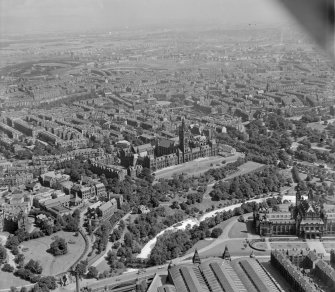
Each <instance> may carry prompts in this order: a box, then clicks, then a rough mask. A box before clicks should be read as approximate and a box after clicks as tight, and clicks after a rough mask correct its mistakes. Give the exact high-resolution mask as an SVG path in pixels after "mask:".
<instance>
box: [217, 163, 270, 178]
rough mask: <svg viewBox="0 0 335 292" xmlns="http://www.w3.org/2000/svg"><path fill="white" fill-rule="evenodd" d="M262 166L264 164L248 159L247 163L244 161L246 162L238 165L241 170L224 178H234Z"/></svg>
mask: <svg viewBox="0 0 335 292" xmlns="http://www.w3.org/2000/svg"><path fill="white" fill-rule="evenodd" d="M262 166H264V164H261V163H258V162H254V161H247V162H246V163H244V164H242V165H240V166H239V167H238V169H239V171H237V172H235V173H233V174H232V175H229V176H227V177H226V178H225V179H223V180H228V179H232V178H234V177H236V176H239V175H244V174H246V173H249V172H251V171H254V170H256V169H258V168H261V167H262Z"/></svg>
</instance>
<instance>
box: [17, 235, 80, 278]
mask: <svg viewBox="0 0 335 292" xmlns="http://www.w3.org/2000/svg"><path fill="white" fill-rule="evenodd" d="M55 236H58V237H62V238H64V239H65V241H66V242H67V243H68V244H67V247H68V253H67V254H66V255H62V256H56V257H54V256H53V255H52V254H50V253H48V252H47V250H48V249H49V247H50V244H51V242H52V241H53V240H54V237H55ZM70 240H71V241H72V242H74V243H72V244H71V243H69V241H70ZM21 246H22V247H23V248H28V250H27V251H24V252H22V253H23V254H24V256H25V262H28V261H29V260H30V259H34V260H38V261H39V262H40V263H41V265H42V267H43V272H42V273H43V274H44V275H57V274H59V273H61V272H64V271H66V270H67V269H68V268H70V267H71V265H72V264H73V263H74V262H75V261H76V260H77V259H78V258H79V257H80V255H81V254H82V253H83V251H84V249H85V241H84V239H83V237H82V236H81V235H80V234H79V235H78V236H74V232H64V231H59V232H57V233H54V234H53V235H51V236H46V237H41V238H38V239H34V240H30V241H27V242H25V241H24V242H23V243H22V244H21Z"/></svg>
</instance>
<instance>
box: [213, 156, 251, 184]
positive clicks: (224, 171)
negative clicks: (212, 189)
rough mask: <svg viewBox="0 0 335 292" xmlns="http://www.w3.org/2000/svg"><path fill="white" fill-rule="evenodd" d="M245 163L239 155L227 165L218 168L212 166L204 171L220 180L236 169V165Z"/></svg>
mask: <svg viewBox="0 0 335 292" xmlns="http://www.w3.org/2000/svg"><path fill="white" fill-rule="evenodd" d="M243 163H245V160H244V159H243V158H241V157H239V158H238V159H237V160H236V161H235V162H232V163H228V164H227V165H225V166H223V167H219V168H212V169H210V170H208V171H207V172H206V174H208V175H211V176H212V177H213V178H214V179H215V180H220V179H223V178H225V177H226V176H228V175H230V174H232V173H234V172H236V171H238V167H239V166H240V165H242V164H243Z"/></svg>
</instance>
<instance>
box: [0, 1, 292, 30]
mask: <svg viewBox="0 0 335 292" xmlns="http://www.w3.org/2000/svg"><path fill="white" fill-rule="evenodd" d="M286 19H287V14H286V13H285V12H283V10H282V9H281V7H279V6H278V5H277V3H275V0H0V21H1V23H0V27H1V32H2V33H29V32H39V31H66V30H68V31H79V30H94V29H106V31H109V30H112V29H113V28H115V27H126V26H132V27H133V26H142V25H163V26H165V25H167V26H168V25H169V24H171V23H178V24H179V23H183V22H185V23H187V24H191V23H195V24H200V23H208V22H210V23H212V24H214V23H215V24H218V25H222V26H223V25H227V24H242V23H243V24H244V23H257V24H260V23H266V24H276V23H279V22H281V23H283V22H285V20H286Z"/></svg>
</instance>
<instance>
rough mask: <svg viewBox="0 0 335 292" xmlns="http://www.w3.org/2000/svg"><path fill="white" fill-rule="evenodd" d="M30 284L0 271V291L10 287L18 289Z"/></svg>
mask: <svg viewBox="0 0 335 292" xmlns="http://www.w3.org/2000/svg"><path fill="white" fill-rule="evenodd" d="M29 284H31V283H30V282H28V281H25V280H22V279H20V278H18V277H15V276H14V275H13V274H12V273H7V272H3V271H1V270H0V290H1V289H6V288H10V287H20V286H23V285H29Z"/></svg>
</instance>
